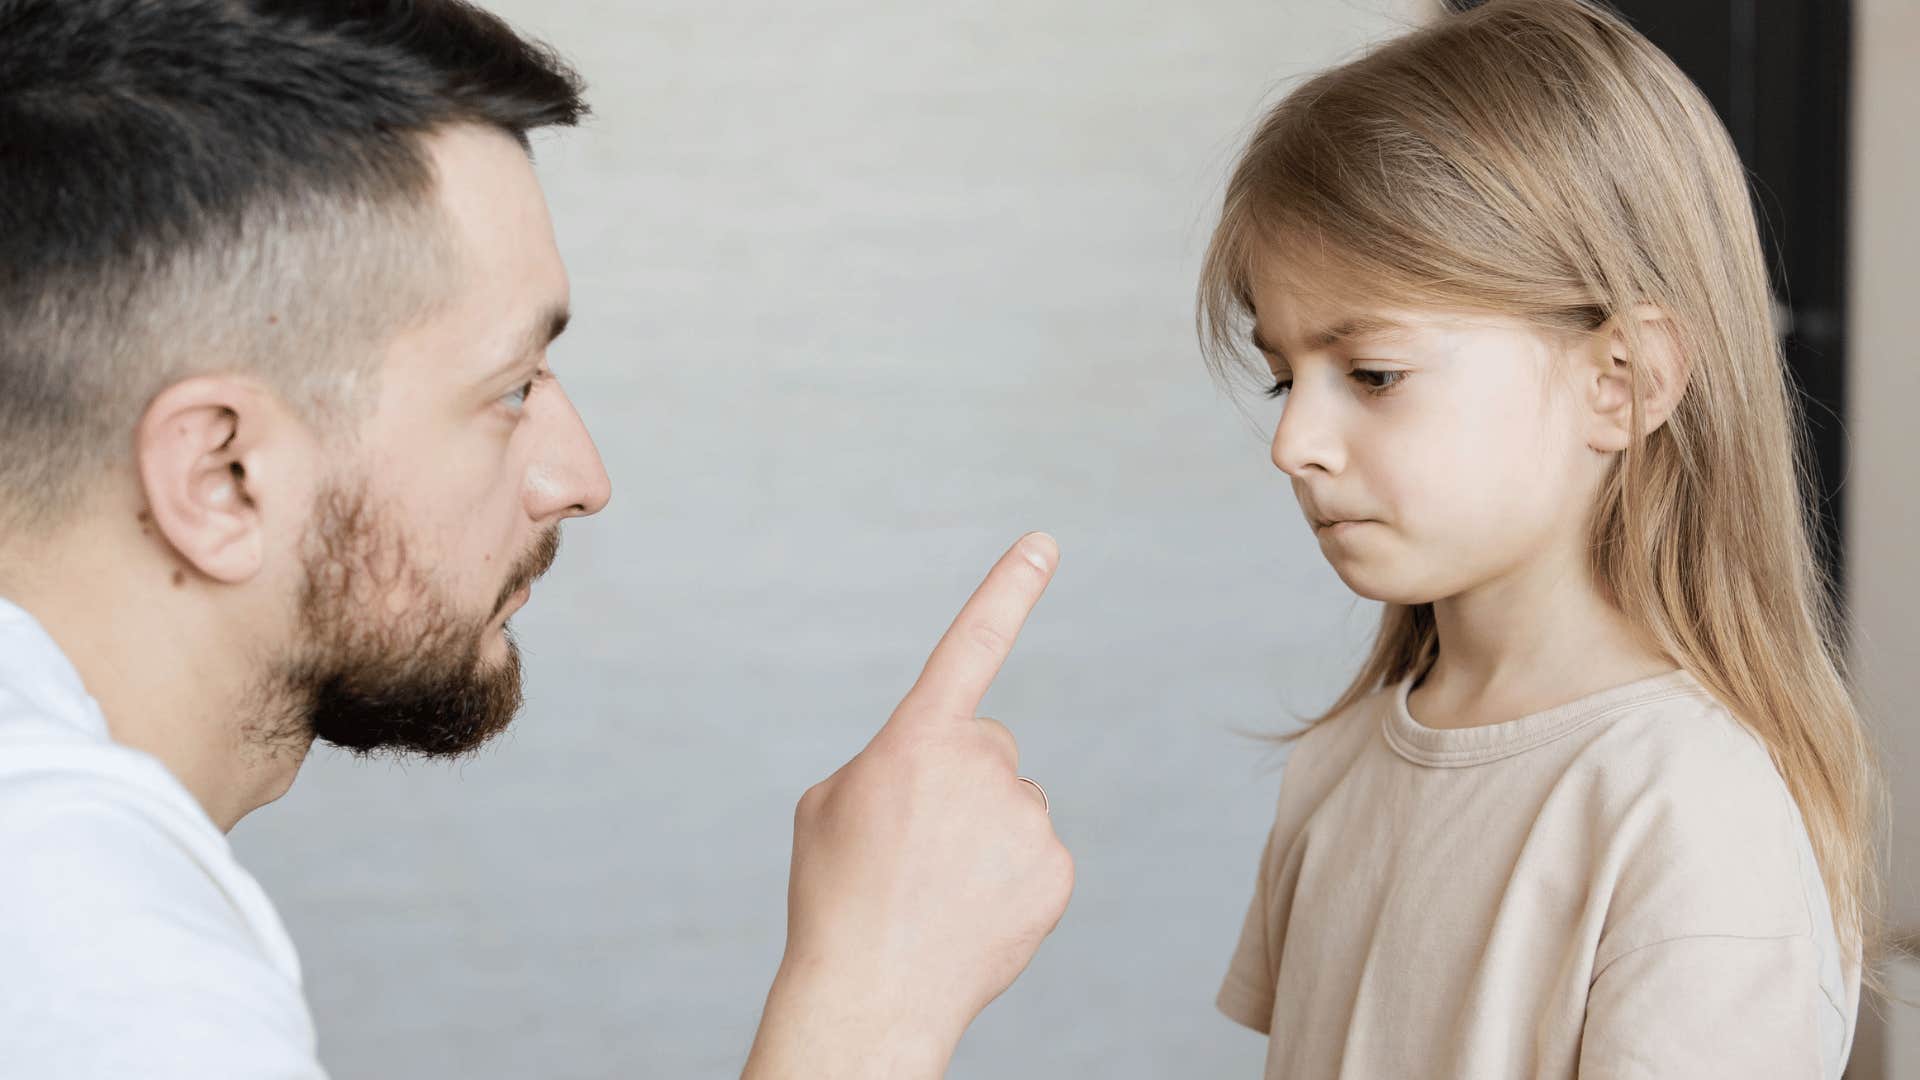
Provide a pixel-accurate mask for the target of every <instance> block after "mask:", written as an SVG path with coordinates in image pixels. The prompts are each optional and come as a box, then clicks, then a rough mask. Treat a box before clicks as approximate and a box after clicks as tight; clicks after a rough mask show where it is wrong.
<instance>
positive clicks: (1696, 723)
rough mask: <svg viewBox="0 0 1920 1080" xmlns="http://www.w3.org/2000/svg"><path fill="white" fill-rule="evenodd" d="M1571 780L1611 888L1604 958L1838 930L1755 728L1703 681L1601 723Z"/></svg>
mask: <svg viewBox="0 0 1920 1080" xmlns="http://www.w3.org/2000/svg"><path fill="white" fill-rule="evenodd" d="M1562 786H1563V788H1568V787H1570V788H1572V789H1574V790H1572V791H1564V792H1563V794H1568V795H1575V796H1577V797H1578V798H1579V799H1580V800H1581V801H1582V802H1583V803H1584V805H1585V806H1586V807H1587V808H1588V809H1587V810H1586V811H1585V813H1586V814H1587V815H1588V820H1589V823H1588V829H1589V830H1590V835H1591V840H1592V843H1593V845H1594V847H1595V849H1596V851H1595V854H1596V856H1597V859H1598V862H1597V864H1596V865H1597V866H1598V867H1600V868H1602V869H1601V873H1602V876H1603V881H1601V882H1599V883H1598V884H1599V885H1601V887H1602V889H1603V891H1604V892H1605V893H1606V894H1607V895H1608V896H1609V907H1610V910H1611V913H1612V914H1610V916H1609V920H1608V921H1609V926H1608V928H1607V931H1606V934H1605V940H1604V942H1603V946H1602V949H1601V954H1602V955H1600V956H1599V957H1598V959H1599V960H1600V961H1602V962H1604V961H1606V960H1607V959H1608V957H1609V956H1613V955H1619V954H1622V953H1624V952H1626V951H1630V950H1632V949H1636V948H1641V947H1645V946H1647V945H1650V944H1654V943H1658V942H1662V941H1669V940H1674V939H1678V938H1686V937H1701V936H1715V937H1718V936H1737V937H1747V938H1770V937H1781V938H1785V937H1800V936H1815V937H1821V938H1826V939H1828V940H1829V941H1830V939H1831V934H1832V928H1831V917H1830V913H1829V911H1828V910H1827V904H1826V899H1825V889H1824V886H1823V883H1822V879H1821V875H1820V870H1819V865H1818V863H1817V861H1816V859H1815V858H1814V854H1813V850H1812V845H1811V842H1810V838H1809V836H1808V834H1807V830H1806V826H1805V823H1804V821H1803V819H1802V818H1801V815H1800V812H1799V809H1798V807H1797V806H1796V804H1795V803H1794V800H1793V796H1792V793H1791V792H1790V791H1789V790H1788V788H1787V785H1786V782H1785V780H1784V779H1782V777H1781V773H1780V770H1779V769H1778V768H1777V767H1776V766H1775V764H1774V761H1773V757H1772V755H1771V754H1770V753H1769V752H1768V750H1767V748H1766V745H1765V744H1764V743H1763V742H1762V741H1761V739H1760V738H1759V736H1758V735H1756V734H1755V733H1754V732H1753V731H1752V730H1751V729H1749V728H1748V727H1747V726H1746V725H1745V724H1743V723H1741V722H1740V720H1739V718H1738V717H1736V716H1735V715H1734V714H1733V713H1732V712H1731V711H1730V710H1729V709H1727V708H1726V707H1725V706H1724V705H1722V704H1721V703H1720V702H1719V701H1717V700H1716V699H1715V698H1714V697H1713V696H1712V695H1711V694H1710V693H1708V692H1707V691H1706V690H1705V689H1704V688H1700V687H1698V684H1697V683H1696V684H1695V692H1691V693H1688V694H1685V695H1679V696H1674V697H1670V698H1666V699H1663V700H1661V701H1658V702H1650V703H1648V704H1647V705H1645V706H1644V707H1642V708H1639V709H1636V710H1633V711H1630V712H1628V713H1625V714H1623V715H1620V716H1618V717H1615V718H1614V719H1613V721H1612V722H1611V723H1609V724H1607V725H1605V727H1604V728H1602V729H1601V730H1598V731H1596V732H1595V733H1594V734H1593V736H1592V737H1591V738H1590V739H1589V740H1587V742H1586V744H1585V745H1584V746H1582V747H1580V748H1579V752H1578V753H1577V754H1575V755H1574V756H1573V758H1572V759H1571V760H1570V762H1569V766H1568V769H1567V772H1566V774H1565V778H1564V780H1563V784H1562Z"/></svg>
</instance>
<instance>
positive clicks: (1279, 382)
mask: <svg viewBox="0 0 1920 1080" xmlns="http://www.w3.org/2000/svg"><path fill="white" fill-rule="evenodd" d="M1292 389H1293V380H1292V379H1275V380H1274V381H1273V385H1272V386H1269V387H1267V396H1268V397H1270V398H1283V397H1286V396H1287V393H1288V392H1289V391H1291V390H1292Z"/></svg>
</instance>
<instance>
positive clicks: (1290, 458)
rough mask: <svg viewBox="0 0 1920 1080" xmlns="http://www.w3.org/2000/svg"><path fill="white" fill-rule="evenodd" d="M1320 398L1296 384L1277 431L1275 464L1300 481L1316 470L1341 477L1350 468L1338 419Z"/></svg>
mask: <svg viewBox="0 0 1920 1080" xmlns="http://www.w3.org/2000/svg"><path fill="white" fill-rule="evenodd" d="M1316 397H1317V395H1313V394H1312V392H1311V391H1309V392H1308V393H1307V394H1302V393H1301V392H1300V390H1299V387H1298V384H1296V385H1295V389H1294V390H1293V392H1292V393H1290V394H1289V395H1288V396H1287V400H1286V404H1285V405H1283V406H1282V407H1281V411H1280V423H1279V424H1278V425H1277V426H1276V427H1275V428H1274V429H1273V445H1272V447H1271V451H1272V457H1273V464H1274V467H1275V468H1278V469H1279V470H1280V471H1281V472H1283V473H1286V474H1287V475H1288V476H1291V477H1295V478H1299V477H1303V476H1305V475H1307V474H1308V473H1310V472H1314V471H1318V472H1322V473H1326V474H1328V475H1335V476H1337V475H1339V473H1340V470H1342V469H1343V468H1345V467H1346V463H1347V462H1346V451H1345V448H1344V446H1343V445H1342V442H1341V440H1340V437H1339V431H1338V425H1337V424H1336V423H1335V422H1334V421H1335V419H1336V418H1335V417H1333V416H1331V415H1329V413H1328V410H1327V409H1326V408H1324V407H1323V403H1321V402H1319V401H1318V400H1316Z"/></svg>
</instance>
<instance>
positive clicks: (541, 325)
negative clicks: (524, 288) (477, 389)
mask: <svg viewBox="0 0 1920 1080" xmlns="http://www.w3.org/2000/svg"><path fill="white" fill-rule="evenodd" d="M572 318H573V314H572V312H570V311H568V310H567V306H566V305H565V304H555V305H554V306H552V307H549V308H547V309H545V310H543V311H541V312H540V314H539V315H537V316H535V317H534V320H533V322H532V323H531V324H529V325H528V327H527V329H526V331H525V332H524V333H522V334H521V335H520V336H519V338H518V339H517V340H516V342H515V344H514V345H513V347H512V352H510V353H508V354H507V359H506V361H505V362H504V363H502V364H501V365H500V366H499V367H496V368H494V369H493V371H492V372H491V373H489V374H488V375H487V377H486V378H484V379H482V380H480V382H481V385H483V386H484V385H486V384H487V383H491V382H493V381H494V380H496V379H498V378H501V377H502V376H504V375H506V374H507V373H508V372H510V371H512V370H513V369H515V368H517V367H521V366H522V365H524V364H526V362H527V361H528V360H529V359H531V358H532V357H535V356H538V355H539V354H540V353H541V352H542V351H544V350H545V349H546V347H547V346H549V345H551V344H553V342H554V339H556V338H558V337H559V336H560V335H561V334H564V333H566V332H567V323H568V322H569V321H571V320H572Z"/></svg>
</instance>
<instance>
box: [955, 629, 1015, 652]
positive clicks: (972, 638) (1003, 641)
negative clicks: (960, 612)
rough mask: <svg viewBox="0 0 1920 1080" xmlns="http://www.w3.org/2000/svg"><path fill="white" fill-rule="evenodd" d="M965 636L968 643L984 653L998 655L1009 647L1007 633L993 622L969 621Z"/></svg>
mask: <svg viewBox="0 0 1920 1080" xmlns="http://www.w3.org/2000/svg"><path fill="white" fill-rule="evenodd" d="M964 637H965V639H966V642H967V644H968V645H971V646H972V647H973V648H975V649H977V650H979V651H981V652H984V653H992V654H994V655H998V654H1000V653H1002V652H1005V651H1006V649H1007V644H1008V642H1007V635H1006V634H1005V633H1003V632H1002V631H1001V630H1000V628H999V627H997V626H994V625H993V624H992V623H986V622H973V623H969V624H967V628H966V630H965V632H964Z"/></svg>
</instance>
